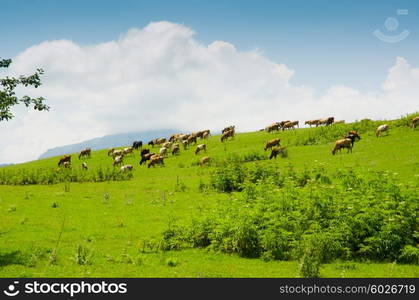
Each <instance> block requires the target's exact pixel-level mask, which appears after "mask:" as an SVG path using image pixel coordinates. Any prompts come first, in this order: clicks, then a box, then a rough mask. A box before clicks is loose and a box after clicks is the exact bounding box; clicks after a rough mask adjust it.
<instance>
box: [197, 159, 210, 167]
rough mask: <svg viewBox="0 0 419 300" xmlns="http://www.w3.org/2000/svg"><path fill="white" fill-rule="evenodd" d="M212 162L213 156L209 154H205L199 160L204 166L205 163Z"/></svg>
mask: <svg viewBox="0 0 419 300" xmlns="http://www.w3.org/2000/svg"><path fill="white" fill-rule="evenodd" d="M210 162H211V158H210V157H209V156H204V157H203V158H201V159H200V160H199V165H200V166H201V167H202V166H203V165H204V164H208V163H210Z"/></svg>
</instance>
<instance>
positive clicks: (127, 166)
mask: <svg viewBox="0 0 419 300" xmlns="http://www.w3.org/2000/svg"><path fill="white" fill-rule="evenodd" d="M133 169H134V167H133V166H132V165H125V166H122V167H121V169H120V170H121V172H129V171H132V170H133Z"/></svg>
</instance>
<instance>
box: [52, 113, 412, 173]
mask: <svg viewBox="0 0 419 300" xmlns="http://www.w3.org/2000/svg"><path fill="white" fill-rule="evenodd" d="M344 122H345V121H343V120H342V121H336V122H335V121H334V117H329V118H325V119H317V120H309V121H306V122H305V124H306V125H310V127H311V126H312V125H316V127H318V126H320V125H325V126H329V125H331V124H336V123H344ZM298 123H299V122H298V121H289V120H288V121H282V122H275V123H273V124H270V125H268V126H266V127H265V129H261V131H267V132H272V131H274V130H276V131H279V130H281V129H282V130H286V129H294V128H295V126H297V127H299V125H298ZM418 125H419V116H418V117H415V118H413V119H412V128H413V129H415V128H416V127H417V126H418ZM388 130H389V126H388V124H383V125H380V126H378V128H377V129H376V136H377V137H379V136H381V135H382V133H384V132H388ZM234 134H235V126H234V125H232V126H228V127H226V128H224V129H223V130H222V131H221V142H225V141H227V140H228V138H230V139H232V138H234ZM210 136H211V132H210V130H209V129H206V130H202V131H198V132H193V133H191V134H183V133H177V134H173V135H172V136H171V137H170V138H169V139H168V140H167V139H166V138H156V139H153V140H151V141H150V142H148V146H151V148H154V147H156V146H160V147H161V148H160V149H159V151H158V153H155V152H151V150H150V148H143V142H142V141H134V142H133V144H132V146H131V147H126V148H124V149H115V148H111V149H108V152H107V154H108V156H109V157H112V159H113V166H114V167H115V166H119V167H120V170H121V171H122V172H127V171H132V170H133V168H134V167H133V166H132V165H129V164H128V165H122V164H123V161H124V157H126V156H128V155H132V156H133V155H134V150H139V151H140V152H139V153H140V157H141V159H140V162H139V164H140V165H142V164H146V163H147V161H148V162H149V163H148V168H150V167H152V166H155V165H157V164H160V165H164V159H165V158H166V157H168V153H169V152H170V153H171V154H172V155H173V156H175V155H178V154H179V153H180V147H181V145H182V147H183V149H184V150H186V149H188V148H189V147H190V146H191V145H195V146H196V148H195V155H197V154H198V153H199V152H201V151H204V152H207V147H206V144H198V139H201V140H205V139H208V138H209V137H210ZM360 139H361V136H360V135H359V133H358V132H357V131H355V130H351V131H349V132H348V133H347V134H346V135H345V136H344V137H342V138H341V139H339V140H337V141H336V142H335V144H334V147H333V149H332V154H333V155H335V154H336V152H337V151H339V152H340V151H341V150H342V149H347V150H348V153H349V152H352V148H353V146H354V143H355V141H356V140H360ZM280 142H281V139H279V138H275V139H272V140H269V141H267V142H266V144H265V147H264V150H265V151H266V150H268V149H270V150H271V154H270V156H269V159H272V158H276V157H277V155H278V154H280V153H284V151H285V147H281V146H280ZM90 157H91V149H90V148H86V149H84V150H82V151H80V153H79V156H78V158H79V160H80V159H82V158H90ZM210 161H211V158H210V157H209V156H204V157H202V158H201V159H200V161H199V164H200V165H201V166H202V165H204V164H207V163H209V162H210ZM58 166H59V167H60V166H63V167H65V168H70V167H71V155H64V156H63V157H61V158H60V160H59V162H58ZM81 167H82V169H84V170H87V168H88V167H87V163H86V162H83V163H82V164H81Z"/></svg>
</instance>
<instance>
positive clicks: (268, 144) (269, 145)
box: [264, 139, 281, 151]
mask: <svg viewBox="0 0 419 300" xmlns="http://www.w3.org/2000/svg"><path fill="white" fill-rule="evenodd" d="M280 142H281V139H272V140H270V141H267V142H266V144H265V148H264V149H265V151H266V150H268V149H270V148H272V147H273V146H279V143H280Z"/></svg>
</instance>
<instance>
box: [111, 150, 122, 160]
mask: <svg viewBox="0 0 419 300" xmlns="http://www.w3.org/2000/svg"><path fill="white" fill-rule="evenodd" d="M123 155H124V150H120V149H116V150H113V152H112V153H111V156H112V158H113V159H115V157H117V156H123Z"/></svg>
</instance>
